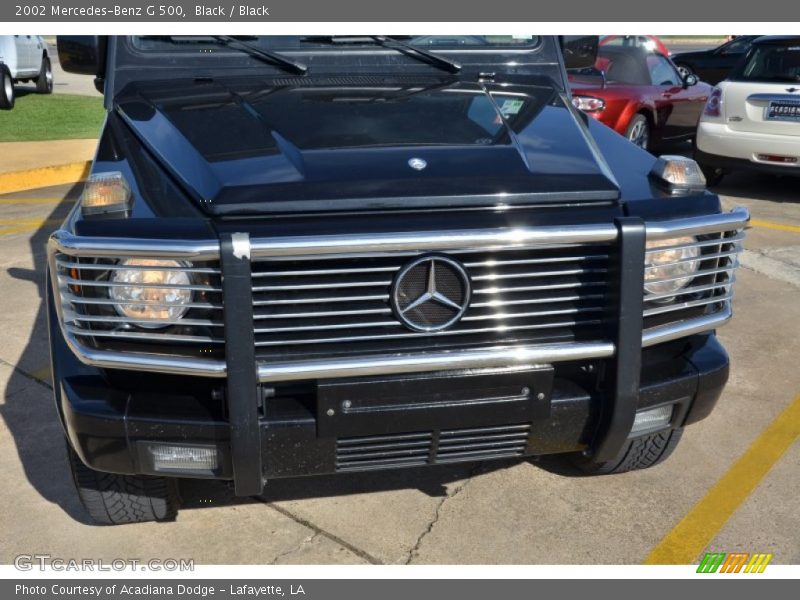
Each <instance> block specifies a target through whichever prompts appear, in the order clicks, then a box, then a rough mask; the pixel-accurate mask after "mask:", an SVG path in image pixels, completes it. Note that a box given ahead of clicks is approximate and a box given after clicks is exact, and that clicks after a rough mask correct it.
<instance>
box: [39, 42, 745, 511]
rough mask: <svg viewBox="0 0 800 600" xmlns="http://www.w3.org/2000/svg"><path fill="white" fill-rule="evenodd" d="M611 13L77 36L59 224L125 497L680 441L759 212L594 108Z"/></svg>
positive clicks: (103, 494)
mask: <svg viewBox="0 0 800 600" xmlns="http://www.w3.org/2000/svg"><path fill="white" fill-rule="evenodd" d="M596 43H597V40H596V38H594V37H587V38H569V37H566V36H564V37H556V36H547V37H543V36H527V37H512V36H508V37H505V36H473V35H468V36H418V37H411V36H402V37H394V38H391V37H385V36H308V37H300V36H293V37H275V36H264V37H261V36H237V37H228V36H194V37H176V36H157V37H154V36H131V37H108V38H105V37H62V38H60V39H59V41H58V45H59V55H60V58H61V62H62V64H63V66H64V68H65V69H66V70H68V71H72V72H80V73H90V74H93V75H95V76H96V77H97V79H96V82H97V85H98V88H100V89H103V90H104V93H105V106H106V109H107V119H106V122H105V125H104V127H103V131H102V135H101V137H100V141H99V146H98V149H97V155H96V158H95V160H94V165H93V167H92V171H91V176H90V177H89V179H88V181H87V182H86V184H85V188H84V191H83V194H82V197H81V200H80V202H79V203H78V205H77V206H76V207H75V208H74V210H73V211H72V212H71V214H70V216H69V217H68V218H67V220H66V222H65V223H64V224H63V226H62V227H61V228H60V229H59V230H58V231H56V232H55V233H53V234H52V237H51V238H50V242H49V258H48V268H49V290H48V301H49V309H48V314H49V317H50V325H49V328H50V335H51V345H52V362H53V374H54V383H55V396H56V404H57V407H58V411H59V414H60V418H61V420H62V422H63V424H64V430H65V432H66V436H67V439H68V445H69V454H70V464H71V468H72V471H73V474H74V479H75V483H76V485H77V489H78V492H79V494H80V497H81V499H82V501H83V503H84V505H85V506H86V508H87V509H88V511H89V512H90V513H91V515H92V517H94V519H96V520H97V521H100V522H105V523H125V522H133V521H144V520H165V519H170V518H173V517H174V516H175V514H176V511H177V507H178V496H177V487H176V479H175V478H178V477H207V478H215V479H223V480H231V481H232V485H233V487H234V489H235V491H236V493H237V494H238V495H258V494H260V493H262V491H263V489H264V485H265V482H266V481H267V480H269V479H270V478H278V477H294V476H300V475H315V474H325V473H336V472H338V473H341V472H353V471H367V470H370V469H388V468H395V467H412V466H418V465H431V464H448V463H454V462H458V461H485V460H488V459H496V458H508V457H527V456H542V455H560V456H561V459H559V460H562V459H563V461H564V462H565V463H568V464H570V465H572V467H573V468H575V469H576V472H589V473H597V474H603V473H618V472H622V471H627V470H631V469H639V468H643V467H649V466H651V465H653V464H656V463H658V462H659V461H661V460H663V459H664V458H665V457H666V456H668V455H669V454H670V452H671V451H672V450H673V448H674V447H675V445H676V444H677V443H678V440H679V438H680V436H681V432H682V430H683V428H684V427H685V426H686V425H689V424H691V423H694V422H696V421H698V420H700V419H703V418H704V417H706V416H707V415H708V414H709V413H710V411H711V410H712V408H713V407H714V404H715V403H716V401H717V398H718V397H719V395H720V393H721V391H722V388H723V386H724V384H725V382H726V380H727V376H728V357H727V355H726V353H725V351H724V350H723V348H722V347H721V346H720V344H719V342H718V341H717V339H716V337H715V335H714V330H715V328H716V327H718V326H720V325H722V324H723V323H725V322H726V321H727V320H728V319H729V318H730V316H731V308H730V299H731V291H732V290H731V286H732V284H733V279H734V278H733V272H734V269H735V267H736V256H737V252H738V251H739V249H740V245H741V240H742V235H743V233H742V232H743V230H744V227H745V225H746V223H747V220H748V214H747V212H746V211H745V210H744V209H735V210H733V211H731V212H724V211H723V210H722V208H721V205H720V200H719V198H718V197H717V196H716V195H714V194H711V193H709V192H707V191H706V190H705V180H704V179H703V177H702V173H701V172H700V171H699V169H698V168H697V165H696V164H695V163H694V162H693V161H691V160H689V159H686V158H682V157H679V156H677V157H676V156H668V157H661V158H658V159H657V158H656V157H654V156H652V155H650V154H648V153H647V152H645V151H643V150H641V149H639V148H637V147H635V146H634V145H632V144H630V143H629V142H628V141H626V140H625V139H623V138H622V137H620V136H618V135H617V134H616V133H614V132H613V131H611V130H610V129H607V128H606V127H604V126H603V125H601V124H599V123H597V122H596V121H595V120H594V119H587V118H586V116H585V115H584V114H583V113H581V112H580V111H578V110H577V109H576V108H575V107H573V105H572V103H571V99H570V93H569V90H568V87H567V78H566V70H567V69H568V68H572V67H575V68H580V67H586V66H587V65H591V64H593V62H594V54H595V52H596Z"/></svg>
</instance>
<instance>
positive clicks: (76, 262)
mask: <svg viewBox="0 0 800 600" xmlns="http://www.w3.org/2000/svg"><path fill="white" fill-rule="evenodd" d="M124 258H125V257H122V256H120V257H110V256H103V257H92V256H70V255H67V254H64V253H62V252H57V253H55V255H54V259H53V262H52V263H51V266H52V268H53V269H54V272H55V275H56V280H57V282H58V293H60V295H61V314H62V319H63V325H64V328H65V330H66V331H67V332H68V333H70V334H72V335H74V336H76V337H78V338H79V339H81V341H83V342H84V343H90V344H92V345H94V346H96V347H103V348H115V349H121V348H135V347H136V346H137V345H141V346H142V347H143V349H149V350H152V349H153V343H154V342H155V343H163V344H169V345H170V353H176V354H190V355H209V354H215V353H218V352H221V349H222V345H223V344H224V332H223V315H222V288H221V275H220V268H219V264H218V262H217V261H204V262H195V263H191V265H189V264H187V265H186V266H185V267H184V266H181V267H166V266H164V267H161V266H159V267H158V270H181V271H185V272H187V273H188V274H189V276H190V278H191V283H190V284H188V285H182V284H174V283H157V284H147V283H138V284H136V287H152V288H168V289H173V288H174V289H187V290H191V291H192V292H193V298H192V301H191V302H190V303H188V304H186V306H187V307H188V308H189V310H188V311H187V313H186V314H185V316H184V317H183V318H180V319H177V320H175V321H172V322H168V325H167V326H166V327H158V328H154V327H153V326H154V325H159V324H162V323H164V321H161V320H153V319H145V318H142V319H136V318H132V317H128V316H125V315H122V314H121V313H120V312H118V311H117V309H116V308H115V305H119V304H128V305H131V304H144V303H146V302H143V301H119V300H115V299H112V298H110V297H109V290H110V289H111V288H112V287H115V286H122V285H125V284H123V283H118V282H113V281H111V275H112V274H113V273H114V272H115V271H119V270H122V269H125V270H146V269H153V267H145V266H133V265H125V266H121V264H120V263H121V261H122V260H123V259H124ZM146 304H148V305H149V306H152V307H157V308H160V307H166V306H167V305H165V304H159V303H152V302H149V303H146Z"/></svg>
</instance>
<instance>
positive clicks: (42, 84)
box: [36, 56, 53, 94]
mask: <svg viewBox="0 0 800 600" xmlns="http://www.w3.org/2000/svg"><path fill="white" fill-rule="evenodd" d="M36 93H37V94H52V93H53V67H52V65H51V64H50V59H49V58H47V57H46V56H45V57H44V58H42V66H41V67H40V68H39V77H37V78H36Z"/></svg>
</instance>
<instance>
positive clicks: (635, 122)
mask: <svg viewBox="0 0 800 600" xmlns="http://www.w3.org/2000/svg"><path fill="white" fill-rule="evenodd" d="M625 137H626V138H628V140H630V141H631V142H632V143H634V144H636V145H637V146H639V147H640V148H644V149H645V150H647V147H648V146H649V145H650V123H648V122H647V117H645V116H644V115H634V117H633V119H631V122H630V124H629V125H628V129H627V130H626V131H625Z"/></svg>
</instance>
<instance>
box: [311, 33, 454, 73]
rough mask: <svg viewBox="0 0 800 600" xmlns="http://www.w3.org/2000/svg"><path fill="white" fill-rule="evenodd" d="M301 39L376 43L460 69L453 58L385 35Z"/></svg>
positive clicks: (438, 64)
mask: <svg viewBox="0 0 800 600" xmlns="http://www.w3.org/2000/svg"><path fill="white" fill-rule="evenodd" d="M303 41H308V42H319V43H329V44H348V43H349V44H364V43H367V44H377V45H378V46H383V47H384V48H389V49H390V50H397V51H398V52H401V53H403V54H405V55H407V56H410V57H412V58H416V59H417V60H421V61H422V62H425V63H428V64H429V65H433V66H434V67H437V68H439V69H443V70H445V71H448V72H450V73H458V72H459V71H460V70H461V65H460V64H459V63H457V62H456V61H454V60H448V59H446V58H443V57H441V56H439V55H438V54H433V53H432V52H428V51H427V50H422V49H420V48H417V47H416V46H412V45H411V44H406V43H405V42H401V41H400V40H398V39H396V38H392V37H388V36H385V35H364V36H357V35H319V36H310V37H306V38H303Z"/></svg>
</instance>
